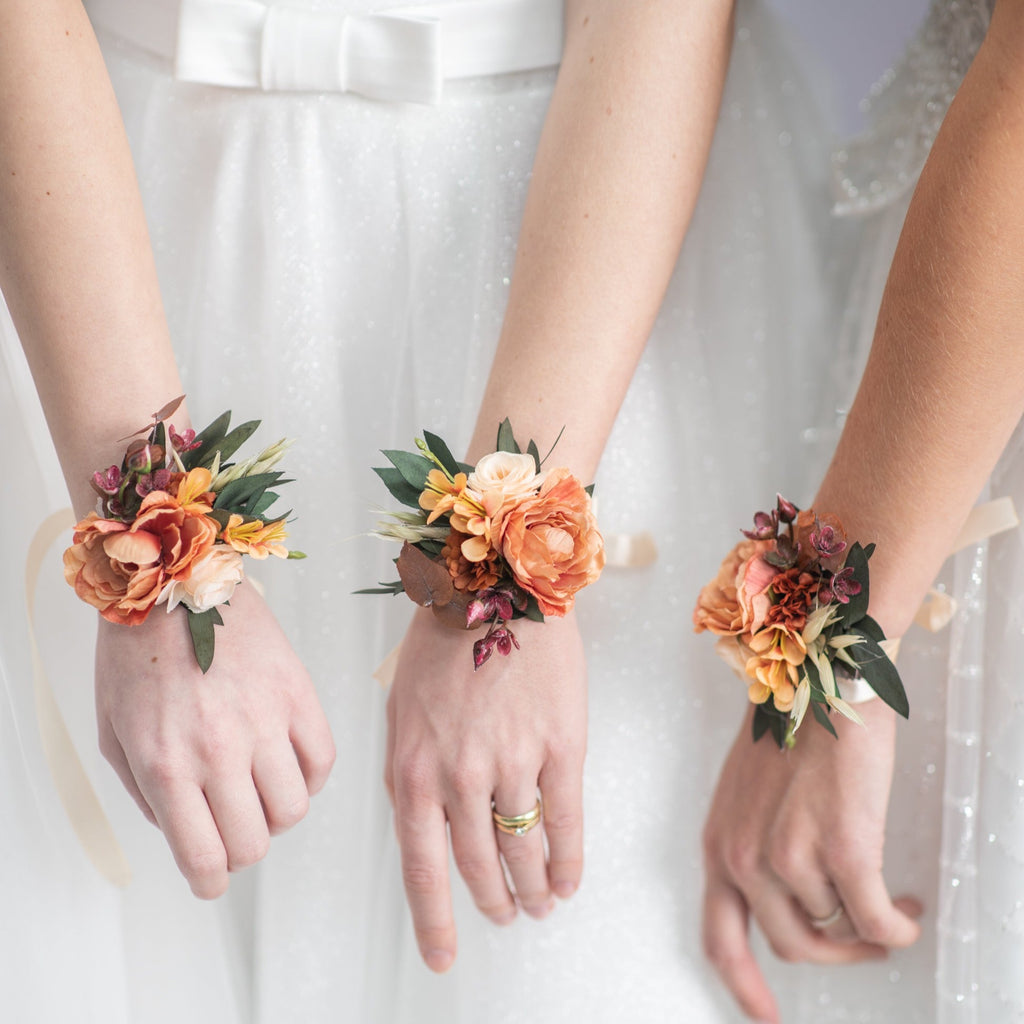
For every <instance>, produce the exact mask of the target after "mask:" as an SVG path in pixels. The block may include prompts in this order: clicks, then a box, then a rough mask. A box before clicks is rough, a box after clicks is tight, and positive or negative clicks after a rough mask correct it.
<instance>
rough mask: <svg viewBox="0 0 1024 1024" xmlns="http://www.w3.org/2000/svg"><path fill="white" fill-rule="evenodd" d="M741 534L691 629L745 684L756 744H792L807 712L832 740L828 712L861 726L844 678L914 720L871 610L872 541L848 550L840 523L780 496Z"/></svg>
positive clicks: (706, 592) (705, 595) (703, 595)
mask: <svg viewBox="0 0 1024 1024" xmlns="http://www.w3.org/2000/svg"><path fill="white" fill-rule="evenodd" d="M743 534H744V536H745V537H746V538H747V539H746V540H744V541H741V542H740V543H739V544H737V545H736V547H735V548H733V550H732V551H731V552H729V554H728V555H727V556H726V558H725V560H724V561H723V562H722V565H721V567H720V568H719V570H718V576H717V577H716V578H715V579H714V580H713V581H712V582H711V583H709V584H708V585H707V586H706V587H704V589H703V590H702V591H701V592H700V596H699V598H698V599H697V607H696V608H695V609H694V612H693V624H694V628H695V629H696V631H697V632H698V633H700V632H703V631H704V630H705V629H706V630H709V631H710V632H712V633H714V634H716V635H717V636H718V637H719V640H718V643H717V650H718V653H719V654H720V655H721V656H722V658H723V659H724V660H725V661H726V662H727V663H728V664H729V665H731V666H732V667H733V669H734V670H735V671H736V673H737V674H738V675H739V676H740V677H741V678H746V679H747V681H748V688H747V693H748V695H749V697H750V700H751V702H752V703H753V704H755V705H756V706H757V707H756V710H755V712H754V722H753V732H754V740H755V741H756V740H759V739H760V738H761V737H762V736H763V735H764V734H765V733H766V732H771V734H772V737H773V738H774V739H775V742H776V743H778V745H779V746H780V747H782V746H792V745H793V743H794V738H795V735H796V731H797V729H798V728H799V727H800V723H801V722H802V721H803V718H804V714H805V713H806V711H807V709H808V707H810V709H811V711H812V713H813V714H814V717H815V718H816V719H817V721H818V722H819V723H820V724H821V725H822V726H824V728H826V729H828V731H829V732H831V733H832V735H833V736H834V735H836V732H835V729H834V728H833V726H832V723H831V721H829V714H830V712H831V711H833V710H834V711H838V712H839V713H840V714H842V715H845V716H846V717H847V718H850V719H852V720H853V721H855V722H861V718H860V716H859V715H858V714H857V712H856V711H855V710H854V709H853V707H852V706H851V705H850V703H849V702H848V701H846V700H844V699H843V697H842V695H841V687H842V683H843V681H844V679H845V680H853V679H862V680H864V681H865V682H866V683H867V684H868V685H869V686H870V687H871V689H872V690H874V692H875V693H876V694H877V695H878V696H879V697H881V699H882V700H883V701H885V703H886V704H888V705H889V706H890V707H892V708H893V709H894V710H895V711H897V712H899V714H901V715H903V716H904V718H905V717H907V715H908V713H909V707H908V704H907V695H906V692H905V691H904V689H903V684H902V683H901V681H900V676H899V673H898V672H897V671H896V666H895V665H894V664H893V663H892V661H891V660H890V659H889V657H888V655H887V654H886V652H885V650H884V644H885V642H886V641H885V634H884V633H883V632H882V630H881V628H880V627H879V625H878V623H877V622H875V620H874V619H872V618H871V617H870V616H869V615H868V613H867V612H868V559H869V558H870V557H871V554H872V552H873V551H874V548H875V546H874V544H868V545H867V546H866V547H861V545H860V544H858V543H854V544H847V538H846V534H845V532H844V531H843V526H842V523H841V522H840V521H839V520H838V519H837V518H836V517H835V516H832V515H827V514H826V515H819V514H817V513H815V511H814V509H804V510H803V511H801V510H799V509H797V508H796V506H795V505H791V504H790V503H789V502H788V501H786V500H785V499H784V498H782V496H781V495H780V496H779V498H778V503H777V506H776V508H775V509H774V510H773V511H772V512H758V513H757V515H755V516H754V529H753V530H744V531H743ZM862 724H863V723H862Z"/></svg>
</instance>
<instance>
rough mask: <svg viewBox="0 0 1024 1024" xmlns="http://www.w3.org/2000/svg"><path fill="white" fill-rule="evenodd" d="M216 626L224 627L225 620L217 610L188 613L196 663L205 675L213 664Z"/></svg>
mask: <svg viewBox="0 0 1024 1024" xmlns="http://www.w3.org/2000/svg"><path fill="white" fill-rule="evenodd" d="M215 625H218V626H219V625H223V620H222V619H221V617H220V613H219V612H218V611H217V609H216V608H211V609H210V610H209V611H205V612H189V613H188V631H189V633H190V634H191V636H192V650H193V651H195V655H196V661H197V662H198V663H199V668H200V669H201V670H202V673H203V675H206V673H207V672H208V671H209V668H210V666H211V665H212V664H213V648H214V636H213V628H214V626H215Z"/></svg>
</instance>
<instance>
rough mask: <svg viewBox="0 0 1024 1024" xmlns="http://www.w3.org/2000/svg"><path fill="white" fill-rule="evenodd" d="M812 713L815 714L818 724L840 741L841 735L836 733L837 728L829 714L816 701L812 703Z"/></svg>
mask: <svg viewBox="0 0 1024 1024" xmlns="http://www.w3.org/2000/svg"><path fill="white" fill-rule="evenodd" d="M811 711H813V712H814V718H815V720H816V721H817V723H818V724H819V725H821V726H823V727H824V728H825V729H827V730H828V731H829V732H830V733H832V735H833V736H835V738H836V739H839V733H837V732H836V727H835V726H834V725H833V724H832V721H831V719H830V718H829V715H828V712H827V711H826V710H825V709H824V708H823V707H822V706H821V705H820V704H819V703H818V702H817V701H816V700H812V701H811Z"/></svg>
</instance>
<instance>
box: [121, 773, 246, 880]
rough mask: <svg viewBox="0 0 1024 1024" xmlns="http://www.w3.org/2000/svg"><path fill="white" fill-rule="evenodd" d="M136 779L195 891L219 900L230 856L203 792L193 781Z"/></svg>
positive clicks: (181, 868) (140, 777)
mask: <svg viewBox="0 0 1024 1024" xmlns="http://www.w3.org/2000/svg"><path fill="white" fill-rule="evenodd" d="M135 777H136V779H138V781H139V788H140V789H141V791H142V795H143V796H144V797H145V799H146V801H147V803H148V804H149V806H150V807H152V808H153V813H154V814H155V815H156V819H157V824H158V825H159V826H160V829H161V831H162V832H163V834H164V836H165V838H166V839H167V845H168V846H170V848H171V853H172V854H173V855H174V861H175V863H176V864H177V865H178V870H179V871H181V873H182V874H183V875H184V876H185V879H186V881H187V882H188V884H189V886H190V887H191V889H192V892H193V893H195V895H196V896H198V897H199V898H200V899H204V900H210V899H216V897H218V896H220V895H221V894H222V893H223V892H224V891H225V890H226V889H227V887H228V855H227V851H226V850H225V849H224V843H223V842H222V840H221V837H220V832H218V831H217V824H216V822H215V821H214V820H213V814H212V813H211V811H210V805H209V804H208V803H207V802H206V797H205V796H204V795H203V791H202V790H201V789H200V788H199V786H198V784H197V783H196V782H195V780H193V779H188V778H177V777H174V776H171V775H164V776H157V775H155V774H154V775H146V774H139V773H138V772H135Z"/></svg>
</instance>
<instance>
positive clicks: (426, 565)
mask: <svg viewBox="0 0 1024 1024" xmlns="http://www.w3.org/2000/svg"><path fill="white" fill-rule="evenodd" d="M423 438H424V439H423V440H419V439H417V441H416V446H417V448H418V449H419V451H418V452H403V451H385V452H384V453H383V454H384V455H385V457H386V458H387V459H388V461H389V462H390V463H391V465H390V466H387V467H383V468H377V469H375V470H374V472H376V473H377V474H378V475H379V476H380V478H381V479H382V480H383V481H384V484H385V485H386V486H387V488H388V490H389V491H390V492H391V494H392V496H393V497H394V498H396V499H397V500H398V501H400V502H401V503H402V504H403V505H405V506H407V507H408V508H411V509H414V510H415V511H412V512H390V513H388V519H387V520H386V521H384V522H381V523H380V524H379V526H378V528H377V530H376V531H374V532H375V534H376V535H377V536H379V537H384V538H387V539H391V540H400V541H403V542H404V543H403V545H402V551H401V554H400V555H399V556H398V558H397V559H396V560H395V565H396V567H397V569H398V575H399V579H398V580H396V581H395V582H394V583H382V584H380V586H379V587H374V588H371V589H368V590H361V591H359V593H362V594H401V593H403V592H404V593H405V594H407V595H408V596H409V597H410V598H411V599H412V600H413V601H415V602H416V603H417V604H419V605H422V606H424V607H427V606H429V607H430V608H431V609H432V610H433V612H434V614H435V615H436V616H437V617H438V619H439V620H440V621H441V622H442V623H444V624H445V625H448V626H452V627H454V628H456V629H474V628H476V627H479V626H483V625H484V624H486V625H487V632H486V634H485V635H484V636H483V637H482V638H481V639H479V640H477V641H476V642H475V643H474V644H473V665H474V668H479V667H480V666H481V665H482V664H483V663H484V662H485V661H487V659H488V658H490V656H491V655H492V654H493V653H494V651H495V650H497V651H498V653H499V654H505V655H507V654H510V653H511V652H512V649H513V648H518V647H519V642H518V641H517V640H516V637H515V634H514V633H513V632H512V630H511V629H510V628H509V622H511V621H512V620H513V619H517V618H521V617H525V618H529V619H534V620H536V621H540V622H543V620H544V616H545V615H555V616H562V615H565V614H566V612H568V611H569V609H571V608H572V606H573V602H574V600H575V597H576V593H577V591H579V590H581V589H582V588H583V587H585V586H587V584H589V583H593V582H594V581H595V580H596V579H597V578H598V576H599V575H600V574H601V569H602V567H603V566H604V543H603V541H602V539H601V534H600V532H599V531H598V529H597V520H596V519H595V517H594V512H593V508H592V506H591V501H590V490H591V488H586V487H584V486H583V485H582V484H581V483H580V482H579V481H578V480H577V479H576V478H575V477H574V476H573V475H572V474H571V473H570V472H569V470H567V469H564V468H560V469H549V470H543V469H542V466H543V463H544V462H545V461H546V458H547V457H545V459H541V457H540V453H539V452H538V450H537V446H536V444H534V442H533V441H531V442H530V443H529V445H527V448H526V451H525V452H523V451H522V450H521V449H520V447H519V445H518V444H517V443H516V440H515V437H514V436H513V433H512V426H511V424H510V423H509V421H508V420H507V419H506V420H505V421H504V422H503V423H502V424H501V426H500V428H499V429H498V441H497V445H496V449H497V450H496V451H495V452H493V453H492V454H490V455H485V456H484V457H483V458H482V459H480V461H479V462H478V463H477V464H476V465H475V466H469V465H465V464H464V463H461V462H458V461H457V460H456V459H455V458H454V457H453V456H452V454H451V452H450V451H449V449H448V446H447V445H446V444H445V443H444V441H442V440H441V438H439V437H437V436H436V435H435V434H431V433H429V432H427V431H424V433H423ZM548 454H549V455H550V452H549V453H548Z"/></svg>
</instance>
